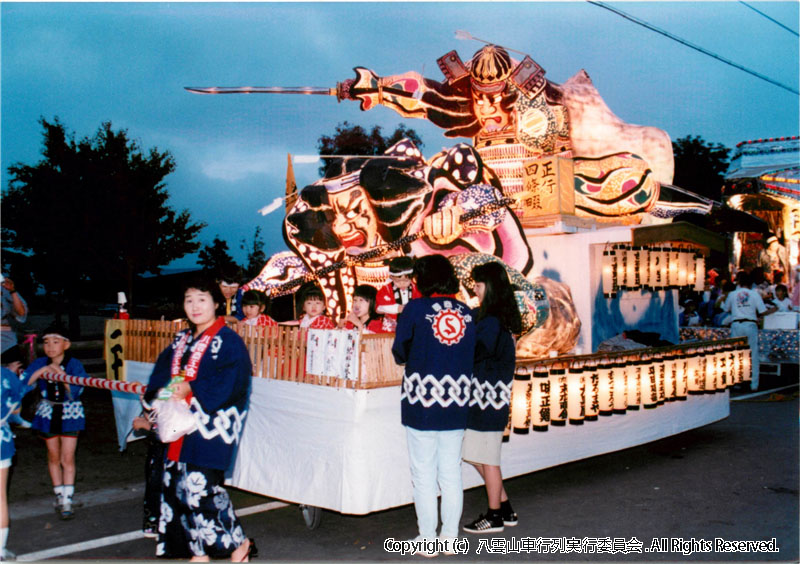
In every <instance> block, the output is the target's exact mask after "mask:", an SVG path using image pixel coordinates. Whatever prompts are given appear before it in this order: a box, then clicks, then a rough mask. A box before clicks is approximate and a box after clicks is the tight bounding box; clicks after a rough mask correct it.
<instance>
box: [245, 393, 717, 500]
mask: <svg viewBox="0 0 800 564" xmlns="http://www.w3.org/2000/svg"><path fill="white" fill-rule="evenodd" d="M728 414H729V396H728V392H727V391H725V392H720V393H716V394H712V395H697V396H689V397H688V399H687V400H686V401H675V402H669V403H666V404H664V405H661V406H659V407H657V408H656V409H640V410H638V411H628V412H627V413H626V414H624V415H612V416H610V417H600V418H599V419H598V420H597V421H587V422H585V423H584V424H583V425H566V426H564V427H553V426H551V427H550V428H549V429H548V430H547V431H546V432H533V431H531V432H530V433H529V434H527V435H518V434H513V433H512V435H511V437H510V441H509V442H507V443H504V444H503V447H502V464H501V466H502V470H503V476H504V477H507V478H510V477H513V476H519V475H521V474H527V473H529V472H534V471H536V470H541V469H543V468H548V467H551V466H556V465H559V464H564V463H566V462H571V461H574V460H580V459H582V458H587V457H590V456H595V455H599V454H603V453H607V452H613V451H616V450H620V449H624V448H628V447H632V446H636V445H640V444H644V443H647V442H650V441H654V440H657V439H661V438H663V437H667V436H670V435H674V434H677V433H681V432H683V431H687V430H689V429H693V428H696V427H700V426H703V425H706V424H709V423H712V422H714V421H718V420H720V419H724V418H725V417H727V416H728ZM463 475H464V487H465V488H470V487H474V486H477V485H482V481H481V479H480V476H479V475H478V473H477V472H476V471H475V469H474V468H472V466H470V465H468V464H464V465H463ZM230 483H231V485H233V486H234V487H237V488H240V489H244V490H248V491H252V492H256V493H259V494H262V495H265V496H269V497H274V498H277V499H282V500H286V501H289V502H293V503H300V504H304V505H313V506H317V507H323V508H325V509H331V510H334V511H339V512H341V513H350V514H357V515H362V514H366V513H370V512H373V511H380V510H383V509H388V508H390V507H396V506H400V505H405V504H408V503H411V502H412V491H411V477H410V474H409V469H408V452H407V450H406V439H405V431H404V429H403V427H402V425H401V424H400V387H399V386H395V387H392V388H379V389H374V390H346V389H337V388H329V387H325V386H315V385H311V384H298V383H294V382H283V381H278V380H270V379H264V378H254V379H253V394H252V397H251V409H250V412H249V415H248V419H247V423H246V425H245V430H244V434H243V436H242V443H241V445H240V448H239V454H238V457H237V460H236V465H235V467H234V471H233V475H232V479H231V482H230Z"/></svg>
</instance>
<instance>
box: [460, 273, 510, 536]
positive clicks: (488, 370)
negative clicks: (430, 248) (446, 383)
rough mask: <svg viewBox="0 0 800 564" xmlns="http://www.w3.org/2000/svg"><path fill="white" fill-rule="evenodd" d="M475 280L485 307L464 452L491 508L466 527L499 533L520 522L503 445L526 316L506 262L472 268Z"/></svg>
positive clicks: (480, 311) (481, 310)
mask: <svg viewBox="0 0 800 564" xmlns="http://www.w3.org/2000/svg"><path fill="white" fill-rule="evenodd" d="M472 279H473V281H474V282H475V286H474V288H475V294H476V295H477V296H478V300H479V301H480V306H479V307H478V309H476V310H475V311H474V315H475V319H476V320H477V334H478V336H477V344H476V345H475V369H474V372H473V374H474V377H473V379H472V398H471V399H470V403H469V415H468V417H467V430H466V432H465V433H464V445H463V449H462V457H463V458H464V460H465V461H466V462H469V463H470V464H472V465H473V466H474V467H475V469H476V470H477V471H478V473H479V474H480V475H481V477H482V478H483V480H484V483H485V484H486V495H487V497H488V501H489V503H488V507H489V508H488V509H487V510H486V513H485V514H481V515H479V516H478V518H477V519H475V520H474V521H472V522H470V523H468V524H466V525H464V527H463V529H464V531H466V532H468V533H499V532H501V531H503V528H504V527H505V526H509V527H513V526H515V525H516V524H517V514H516V513H514V510H513V509H512V507H511V503H509V501H508V495H507V494H506V490H505V488H504V487H503V477H502V474H501V472H500V447H501V445H502V443H503V430H504V429H505V427H506V423H508V412H509V403H510V401H511V381H512V380H513V378H514V367H515V364H516V344H515V341H514V335H515V334H519V333H520V332H521V331H522V320H521V318H520V313H519V309H518V307H517V302H516V299H515V298H514V290H513V287H512V286H511V283H510V281H509V279H508V273H507V272H506V269H505V267H504V266H503V265H502V264H500V263H499V262H487V263H484V264H480V265H478V266H476V267H475V268H473V269H472Z"/></svg>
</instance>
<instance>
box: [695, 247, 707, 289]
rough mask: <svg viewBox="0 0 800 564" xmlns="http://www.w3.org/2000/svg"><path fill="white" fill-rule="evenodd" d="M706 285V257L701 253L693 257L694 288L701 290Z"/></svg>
mask: <svg viewBox="0 0 800 564" xmlns="http://www.w3.org/2000/svg"><path fill="white" fill-rule="evenodd" d="M705 287H706V259H705V257H703V255H701V254H697V255H695V259H694V289H695V291H696V292H702V291H703V290H704V289H705Z"/></svg>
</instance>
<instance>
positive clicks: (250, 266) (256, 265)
mask: <svg viewBox="0 0 800 564" xmlns="http://www.w3.org/2000/svg"><path fill="white" fill-rule="evenodd" d="M240 247H241V249H242V250H245V251H247V264H246V265H245V275H246V276H247V277H248V278H249V279H253V278H255V277H256V276H258V274H259V273H260V272H261V269H262V268H264V263H266V262H267V255H266V254H265V253H264V239H262V237H261V227H256V230H255V233H253V242H252V243H251V244H250V245H248V244H247V242H246V241H245V240H244V239H242V244H241V245H240Z"/></svg>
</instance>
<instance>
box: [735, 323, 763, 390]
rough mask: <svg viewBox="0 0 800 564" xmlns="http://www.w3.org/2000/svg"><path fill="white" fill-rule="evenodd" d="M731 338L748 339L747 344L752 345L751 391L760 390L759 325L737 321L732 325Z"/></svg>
mask: <svg viewBox="0 0 800 564" xmlns="http://www.w3.org/2000/svg"><path fill="white" fill-rule="evenodd" d="M731 337H747V344H748V345H750V356H751V357H752V361H751V364H750V366H751V367H752V369H753V379H752V380H751V381H750V389H751V390H753V391H755V390H756V389H758V368H759V364H760V362H759V358H758V324H756V323H753V322H751V321H736V322H734V323H731Z"/></svg>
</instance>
